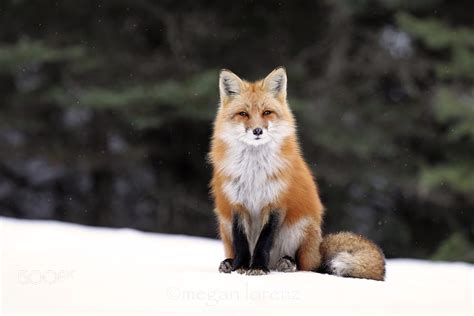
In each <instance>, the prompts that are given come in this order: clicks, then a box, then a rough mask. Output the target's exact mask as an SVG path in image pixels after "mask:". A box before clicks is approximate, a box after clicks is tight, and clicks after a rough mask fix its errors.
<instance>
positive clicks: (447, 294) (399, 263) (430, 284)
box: [0, 218, 474, 315]
mask: <svg viewBox="0 0 474 316" xmlns="http://www.w3.org/2000/svg"><path fill="white" fill-rule="evenodd" d="M0 225H1V226H0V229H1V230H0V246H1V247H0V249H1V251H2V258H1V259H2V260H1V262H2V275H1V277H2V278H1V284H2V301H3V308H2V310H3V312H4V313H7V312H8V313H18V312H22V313H31V314H37V313H40V312H41V313H68V314H70V313H75V314H77V313H80V314H86V313H87V314H89V313H95V314H97V313H98V314H103V313H114V314H116V313H119V312H120V313H128V314H138V313H147V314H158V313H178V312H183V313H206V314H214V313H222V312H229V311H233V312H238V313H239V314H240V313H243V312H251V313H272V314H273V313H276V312H277V313H285V312H288V313H291V314H296V313H298V312H306V313H311V314H316V313H317V314H332V313H338V314H348V313H358V314H365V313H376V314H398V313H410V314H421V313H423V314H424V313H438V314H439V313H441V314H450V315H453V314H469V315H472V312H473V307H472V304H473V303H472V302H473V283H474V282H473V281H474V274H473V271H474V270H473V266H472V265H469V264H466V263H433V262H427V261H418V260H404V259H403V260H402V259H397V260H389V261H388V265H387V280H386V281H385V282H377V281H370V280H358V279H344V278H339V277H334V276H330V275H322V274H317V273H311V272H296V273H287V274H284V273H276V272H273V273H271V274H270V275H267V276H245V275H239V274H231V275H225V274H219V273H218V272H217V267H218V264H219V262H220V261H221V260H222V259H223V252H222V247H221V244H220V242H218V241H215V240H210V239H204V238H195V237H184V236H173V235H161V234H147V233H141V232H137V231H133V230H129V229H105V228H90V227H82V226H78V225H71V224H64V223H57V222H44V221H24V220H14V219H6V218H1V219H0Z"/></svg>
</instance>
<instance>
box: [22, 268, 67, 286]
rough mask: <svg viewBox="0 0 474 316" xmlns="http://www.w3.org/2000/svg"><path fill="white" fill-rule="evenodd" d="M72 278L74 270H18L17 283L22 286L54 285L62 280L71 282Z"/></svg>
mask: <svg viewBox="0 0 474 316" xmlns="http://www.w3.org/2000/svg"><path fill="white" fill-rule="evenodd" d="M73 277H74V270H66V269H60V270H52V269H47V270H39V269H33V270H19V271H18V281H19V282H20V283H21V284H22V285H40V284H49V285H52V284H55V283H58V282H61V281H64V280H71V279H72V278H73Z"/></svg>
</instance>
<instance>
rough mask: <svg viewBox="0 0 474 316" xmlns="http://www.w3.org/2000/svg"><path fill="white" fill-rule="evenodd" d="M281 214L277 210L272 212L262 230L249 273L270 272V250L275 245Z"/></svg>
mask: <svg viewBox="0 0 474 316" xmlns="http://www.w3.org/2000/svg"><path fill="white" fill-rule="evenodd" d="M279 222H280V216H279V215H278V213H276V212H271V213H270V215H269V217H268V220H267V222H266V223H265V225H264V226H263V228H262V231H261V232H260V236H259V237H258V240H257V244H256V245H255V249H254V252H253V255H252V261H251V263H250V269H249V270H247V274H248V275H262V274H267V273H268V272H270V270H269V269H268V262H269V261H270V250H271V249H272V246H273V240H274V239H275V233H276V231H277V229H278V227H279Z"/></svg>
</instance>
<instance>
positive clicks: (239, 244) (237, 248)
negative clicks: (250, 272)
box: [224, 213, 250, 273]
mask: <svg viewBox="0 0 474 316" xmlns="http://www.w3.org/2000/svg"><path fill="white" fill-rule="evenodd" d="M232 247H233V248H234V259H233V260H232V271H237V272H238V273H245V271H246V270H247V269H248V268H249V264H250V248H249V242H248V239H247V235H246V234H245V228H244V225H243V223H242V218H241V217H240V215H239V214H237V213H234V215H233V218H232ZM224 261H225V260H224Z"/></svg>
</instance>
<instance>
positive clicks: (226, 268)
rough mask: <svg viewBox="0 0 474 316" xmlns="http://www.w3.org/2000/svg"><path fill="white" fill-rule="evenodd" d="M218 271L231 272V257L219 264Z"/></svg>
mask: <svg viewBox="0 0 474 316" xmlns="http://www.w3.org/2000/svg"><path fill="white" fill-rule="evenodd" d="M219 272H221V273H231V272H232V259H230V258H229V259H225V260H224V261H222V262H221V264H220V265H219Z"/></svg>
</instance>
